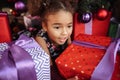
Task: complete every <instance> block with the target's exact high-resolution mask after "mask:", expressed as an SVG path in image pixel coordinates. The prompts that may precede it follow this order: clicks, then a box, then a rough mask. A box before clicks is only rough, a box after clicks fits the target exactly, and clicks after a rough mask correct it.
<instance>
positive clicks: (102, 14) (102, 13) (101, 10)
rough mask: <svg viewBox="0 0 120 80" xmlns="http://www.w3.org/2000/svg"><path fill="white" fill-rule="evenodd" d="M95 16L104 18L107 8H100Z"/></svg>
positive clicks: (106, 14) (106, 15)
mask: <svg viewBox="0 0 120 80" xmlns="http://www.w3.org/2000/svg"><path fill="white" fill-rule="evenodd" d="M96 16H97V19H99V20H105V19H106V18H107V17H108V10H106V9H104V8H101V9H99V10H98V12H97V14H96Z"/></svg>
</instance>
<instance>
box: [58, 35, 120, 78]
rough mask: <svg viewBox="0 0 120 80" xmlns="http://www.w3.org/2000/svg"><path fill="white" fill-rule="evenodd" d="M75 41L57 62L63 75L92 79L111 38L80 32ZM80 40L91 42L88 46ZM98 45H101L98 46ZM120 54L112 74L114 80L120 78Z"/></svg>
mask: <svg viewBox="0 0 120 80" xmlns="http://www.w3.org/2000/svg"><path fill="white" fill-rule="evenodd" d="M74 41H78V43H77V44H76V42H73V43H72V44H71V45H70V46H69V47H68V48H67V49H66V50H65V51H64V52H63V53H62V54H61V55H60V56H59V57H58V58H57V59H56V64H57V66H58V69H59V71H60V73H61V75H62V76H64V77H65V78H70V77H74V76H76V75H77V76H78V77H79V79H80V80H90V78H91V75H92V73H93V71H94V69H95V68H96V66H97V65H98V64H99V62H100V61H101V59H102V58H103V56H104V55H105V52H106V49H105V48H107V47H108V46H109V44H110V43H111V38H109V37H103V36H93V35H85V34H79V35H78V36H77V37H76V38H75V40H74ZM79 41H81V42H85V43H87V44H88V43H90V45H92V44H95V45H94V46H87V45H81V44H79ZM96 45H99V46H101V48H100V47H97V46H96ZM119 61H120V55H119V54H117V60H116V64H115V70H114V72H113V75H112V80H119V79H120V63H118V62H119Z"/></svg>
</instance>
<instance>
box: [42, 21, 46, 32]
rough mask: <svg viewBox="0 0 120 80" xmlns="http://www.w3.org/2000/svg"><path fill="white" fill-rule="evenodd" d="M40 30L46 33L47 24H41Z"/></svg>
mask: <svg viewBox="0 0 120 80" xmlns="http://www.w3.org/2000/svg"><path fill="white" fill-rule="evenodd" d="M42 28H43V30H44V31H45V32H46V31H47V24H46V23H45V22H42Z"/></svg>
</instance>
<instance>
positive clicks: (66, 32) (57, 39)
mask: <svg viewBox="0 0 120 80" xmlns="http://www.w3.org/2000/svg"><path fill="white" fill-rule="evenodd" d="M42 26H43V29H44V30H45V31H46V32H47V33H48V36H49V38H50V40H51V41H52V42H53V44H55V45H62V44H64V43H65V42H66V40H67V39H68V38H70V36H71V34H72V30H73V16H72V14H71V13H70V12H67V11H63V10H61V11H59V12H57V13H55V14H49V15H48V16H47V25H46V24H45V23H42Z"/></svg>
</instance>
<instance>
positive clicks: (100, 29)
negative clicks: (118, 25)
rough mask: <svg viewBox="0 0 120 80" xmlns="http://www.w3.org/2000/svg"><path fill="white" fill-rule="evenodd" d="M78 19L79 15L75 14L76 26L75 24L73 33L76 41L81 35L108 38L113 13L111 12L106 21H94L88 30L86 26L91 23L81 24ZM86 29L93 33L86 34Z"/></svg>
mask: <svg viewBox="0 0 120 80" xmlns="http://www.w3.org/2000/svg"><path fill="white" fill-rule="evenodd" d="M77 17H78V13H75V15H74V24H73V26H74V31H73V35H74V37H73V38H74V39H75V37H76V36H77V35H78V34H80V33H82V34H83V33H84V34H90V35H98V36H107V33H108V28H109V23H110V18H111V12H109V14H108V17H107V18H106V19H105V20H99V19H97V18H94V19H92V23H91V26H90V25H89V26H87V27H86V28H85V24H88V23H90V22H91V21H90V22H88V23H81V22H79V21H78V19H77ZM88 28H89V29H88ZM86 29H88V30H90V31H91V32H90V31H89V32H87V33H86Z"/></svg>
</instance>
